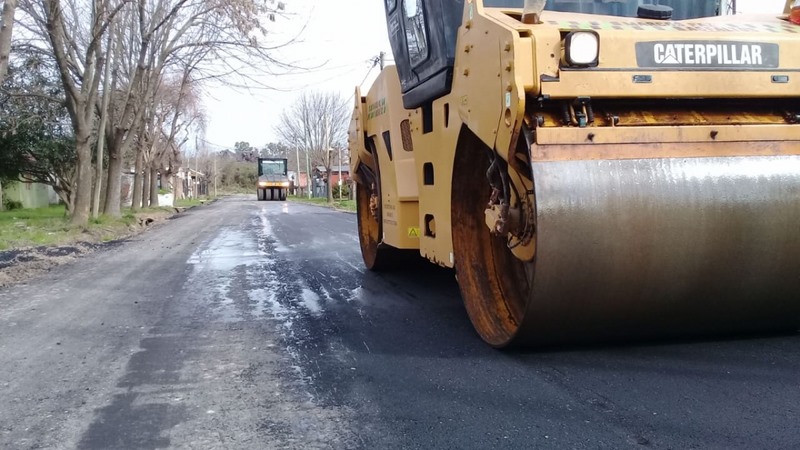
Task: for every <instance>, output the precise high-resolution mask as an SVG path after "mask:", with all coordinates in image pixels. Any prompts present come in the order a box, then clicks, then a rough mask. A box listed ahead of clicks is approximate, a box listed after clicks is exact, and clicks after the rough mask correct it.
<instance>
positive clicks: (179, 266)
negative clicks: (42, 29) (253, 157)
mask: <svg viewBox="0 0 800 450" xmlns="http://www.w3.org/2000/svg"><path fill="white" fill-rule="evenodd" d="M0 448H3V449H29V448H30V449H33V448H81V449H127V448H131V449H155V448H197V449H216V448H220V449H222V448H230V449H272V448H298V449H301V448H365V449H375V448H398V449H405V448H420V449H433V448H437V449H438V448H457V449H466V448H470V449H472V448H474V449H488V448H519V449H530V448H558V449H561V448H610V449H618V448H674V449H688V448H698V449H712V448H719V449H723V448H724V449H728V448H742V449H760V448H763V449H778V448H785V449H793V448H800V337H798V336H796V335H792V336H761V337H750V338H746V339H745V338H739V339H727V340H695V341H686V342H660V343H655V344H652V343H651V344H640V345H635V346H610V347H591V348H588V347H582V348H567V349H552V350H549V351H546V352H542V351H538V352H534V351H497V350H493V349H491V348H489V347H487V346H486V345H485V344H483V343H482V342H481V341H480V340H479V338H478V337H477V336H476V335H475V334H474V332H473V331H472V328H471V326H470V324H469V322H468V319H467V317H466V314H465V312H464V309H463V307H462V306H461V304H460V299H459V295H458V290H457V286H456V283H455V280H454V277H453V274H452V273H451V272H450V271H447V270H443V269H439V268H436V267H433V266H431V265H428V264H427V263H423V262H421V263H420V267H419V268H417V269H416V270H411V271H407V272H402V273H394V274H388V275H387V274H373V273H370V272H367V271H365V270H364V268H363V266H362V264H361V260H360V255H359V250H358V241H357V236H356V232H355V216H354V215H352V214H347V213H342V212H336V211H331V210H328V209H324V208H320V207H315V206H306V205H299V204H294V203H273V202H256V201H255V197H254V196H253V198H249V197H235V198H229V199H226V200H223V201H220V202H217V203H214V204H212V205H207V206H204V207H202V208H196V209H193V210H190V211H189V212H187V213H185V214H184V215H181V216H179V217H178V218H176V219H174V220H170V221H168V222H166V223H164V224H161V225H158V226H156V228H155V229H153V230H150V231H149V232H147V233H145V234H143V235H141V236H139V237H137V238H135V239H133V240H131V241H129V242H125V243H122V244H120V245H115V246H111V247H109V248H106V249H102V250H100V251H99V252H98V253H95V254H93V255H91V256H88V257H85V258H83V259H80V260H78V261H76V262H74V263H72V264H69V265H67V266H63V267H60V268H57V269H54V270H53V271H52V272H50V273H49V274H47V275H46V276H43V277H40V278H37V279H35V280H32V281H30V282H29V283H27V284H25V285H18V286H15V287H11V288H5V289H3V290H0Z"/></svg>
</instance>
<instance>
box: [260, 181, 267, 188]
mask: <svg viewBox="0 0 800 450" xmlns="http://www.w3.org/2000/svg"><path fill="white" fill-rule="evenodd" d="M258 185H259V186H261V187H264V186H266V185H267V182H266V181H259V182H258Z"/></svg>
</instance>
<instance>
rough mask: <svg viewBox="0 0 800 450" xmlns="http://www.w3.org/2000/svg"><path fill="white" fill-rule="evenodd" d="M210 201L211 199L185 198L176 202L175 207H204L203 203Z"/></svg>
mask: <svg viewBox="0 0 800 450" xmlns="http://www.w3.org/2000/svg"><path fill="white" fill-rule="evenodd" d="M210 201H211V199H210V198H184V199H179V200H175V206H177V207H180V208H191V207H192V206H198V205H202V204H203V203H207V202H210Z"/></svg>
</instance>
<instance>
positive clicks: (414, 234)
mask: <svg viewBox="0 0 800 450" xmlns="http://www.w3.org/2000/svg"><path fill="white" fill-rule="evenodd" d="M408 237H410V238H418V237H419V228H417V227H410V228H409V229H408Z"/></svg>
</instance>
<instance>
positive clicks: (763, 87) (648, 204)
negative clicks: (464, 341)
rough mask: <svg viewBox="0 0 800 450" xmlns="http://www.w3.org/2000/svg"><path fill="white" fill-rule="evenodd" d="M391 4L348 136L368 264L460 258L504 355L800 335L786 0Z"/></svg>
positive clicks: (799, 146) (793, 79) (796, 92)
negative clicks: (762, 11) (384, 52)
mask: <svg viewBox="0 0 800 450" xmlns="http://www.w3.org/2000/svg"><path fill="white" fill-rule="evenodd" d="M384 2H385V10H386V20H387V25H388V32H389V38H390V42H391V45H392V51H393V54H394V55H393V56H394V62H395V64H394V65H391V66H388V67H385V68H383V70H382V71H381V73H380V75H379V76H378V78H377V79H376V81H375V82H374V83H373V85H372V86H371V88H370V89H369V91H368V92H367V93H366V95H363V94H362V92H361V90H360V89H356V95H355V109H354V112H353V116H352V121H351V123H350V130H349V137H348V139H349V146H350V155H351V168H352V171H353V176H354V178H355V179H356V181H357V183H358V186H357V210H358V214H357V216H358V234H359V240H360V246H361V252H362V255H363V259H364V263H365V265H366V267H367V268H369V269H371V270H375V271H378V270H391V269H393V268H394V269H396V268H402V267H403V266H405V265H409V264H420V263H424V260H423V259H422V258H424V259H427V260H429V261H431V262H433V263H435V264H438V265H440V266H444V267H450V268H453V269H454V270H455V275H456V278H457V281H458V286H459V289H460V293H461V296H462V299H463V302H464V305H465V307H466V311H467V315H468V316H469V319H470V320H471V322H472V324H473V326H474V328H475V330H476V331H477V333H478V334H479V335H480V337H481V338H482V339H483V340H485V341H486V342H487V343H488V344H489V345H491V346H494V347H498V348H500V347H505V346H509V345H526V346H553V345H563V344H574V343H594V342H610V341H627V342H630V341H642V340H649V339H664V338H668V337H673V338H674V337H678V338H685V337H697V336H711V335H715V336H720V335H743V334H750V333H761V332H773V331H788V332H794V331H796V330H797V328H798V322H799V321H800V25H797V24H795V23H792V22H791V21H790V20H789V18H790V15H789V14H788V12H789V10H790V3H791V2H789V3H787V4H786V9H785V10H782V11H775V12H774V13H773V14H768V15H736V16H725V15H720V8H721V6H720V4H719V2H718V1H715V0H697V1H694V0H693V1H689V0H672V1H670V0H663V1H658V2H642V1H637V0H547V1H537V0H384ZM645 3H648V4H645ZM649 3H653V4H649ZM723 6H724V5H723ZM781 13H783V14H781ZM409 254H411V255H412V256H413V258H411V259H410V258H409Z"/></svg>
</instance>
